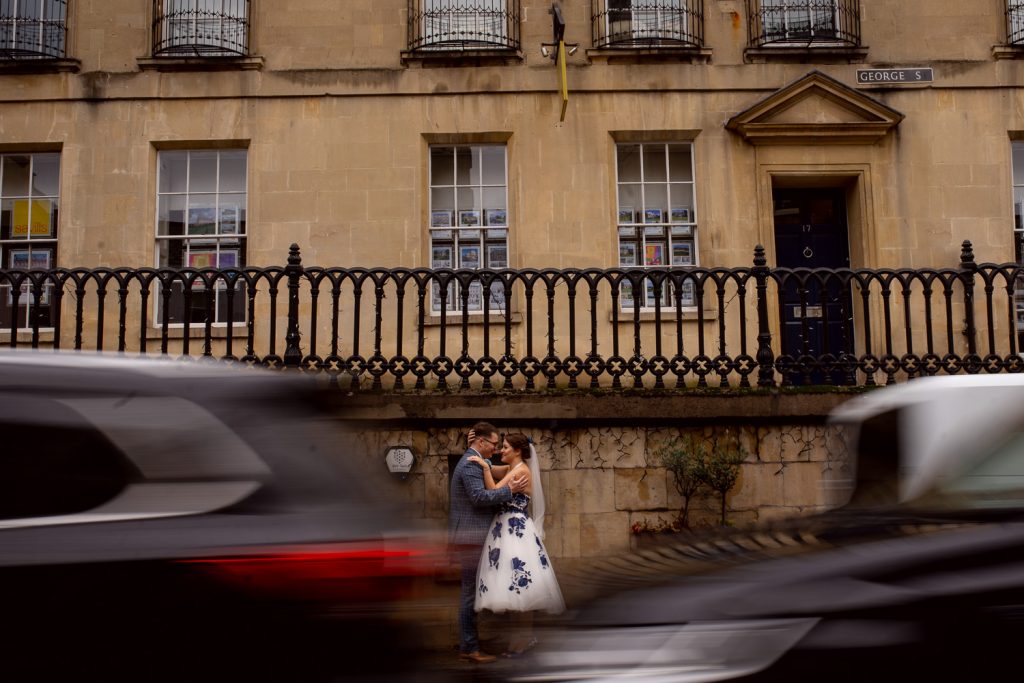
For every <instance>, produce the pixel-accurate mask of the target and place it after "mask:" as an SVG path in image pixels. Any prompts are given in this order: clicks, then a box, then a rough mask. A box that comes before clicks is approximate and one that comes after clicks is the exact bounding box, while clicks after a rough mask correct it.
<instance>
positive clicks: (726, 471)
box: [701, 446, 744, 526]
mask: <svg viewBox="0 0 1024 683" xmlns="http://www.w3.org/2000/svg"><path fill="white" fill-rule="evenodd" d="M743 458H744V455H743V453H742V452H741V451H740V449H739V447H738V446H737V447H735V448H729V449H725V450H719V451H715V453H714V454H712V455H711V456H710V457H708V458H705V459H704V467H703V471H702V473H701V479H702V480H703V482H704V484H705V485H707V487H708V488H709V489H711V490H712V491H714V492H715V493H717V494H718V495H719V497H720V498H721V503H722V507H721V512H722V518H721V523H722V525H723V526H725V497H726V495H727V494H728V493H729V491H730V490H732V487H733V486H735V485H736V480H737V479H739V476H740V463H742V462H743Z"/></svg>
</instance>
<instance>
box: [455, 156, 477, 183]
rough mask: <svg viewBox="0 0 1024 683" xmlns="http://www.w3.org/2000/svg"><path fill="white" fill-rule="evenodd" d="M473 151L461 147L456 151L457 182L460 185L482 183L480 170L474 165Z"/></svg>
mask: <svg viewBox="0 0 1024 683" xmlns="http://www.w3.org/2000/svg"><path fill="white" fill-rule="evenodd" d="M473 157H474V154H473V150H472V149H470V148H469V147H459V148H457V149H456V150H455V172H456V177H455V182H456V183H457V184H459V185H478V184H479V183H480V169H479V166H478V165H476V164H474V158H473Z"/></svg>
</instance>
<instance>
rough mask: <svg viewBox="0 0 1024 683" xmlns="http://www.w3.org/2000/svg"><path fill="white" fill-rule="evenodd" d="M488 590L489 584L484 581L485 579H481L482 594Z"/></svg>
mask: <svg viewBox="0 0 1024 683" xmlns="http://www.w3.org/2000/svg"><path fill="white" fill-rule="evenodd" d="M486 592H487V584H486V583H484V582H483V581H481V582H480V595H483V594H484V593H486Z"/></svg>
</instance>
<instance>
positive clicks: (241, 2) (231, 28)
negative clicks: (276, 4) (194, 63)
mask: <svg viewBox="0 0 1024 683" xmlns="http://www.w3.org/2000/svg"><path fill="white" fill-rule="evenodd" d="M153 16H154V19H153V54H154V55H155V56H161V57H244V56H246V55H248V54H249V0H156V11H155V12H154V15H153Z"/></svg>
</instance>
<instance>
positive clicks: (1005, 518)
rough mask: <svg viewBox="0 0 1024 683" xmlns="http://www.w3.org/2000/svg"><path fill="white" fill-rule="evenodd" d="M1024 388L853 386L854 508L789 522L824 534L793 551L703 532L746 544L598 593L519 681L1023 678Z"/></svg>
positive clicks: (959, 382) (997, 383)
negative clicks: (720, 559)
mask: <svg viewBox="0 0 1024 683" xmlns="http://www.w3.org/2000/svg"><path fill="white" fill-rule="evenodd" d="M1022 399H1024V377H1021V376H1014V375H1007V376H965V377H946V378H940V379H930V378H929V379H918V380H914V381H912V382H910V383H908V384H906V385H901V386H896V387H888V388H884V389H880V390H877V391H873V392H871V393H869V394H867V395H865V396H862V397H858V398H856V399H852V400H850V401H849V402H848V403H846V404H845V405H843V406H842V407H840V408H839V409H838V410H836V412H835V415H834V418H833V419H834V424H842V425H844V427H845V428H847V429H848V430H849V432H850V436H851V444H852V446H853V450H854V455H855V457H856V464H855V467H854V468H853V470H854V471H855V474H854V476H850V477H848V479H847V481H846V484H847V485H848V487H849V489H851V492H852V495H851V496H850V502H849V504H848V505H846V506H845V507H843V508H841V509H838V510H835V511H832V512H830V513H826V514H823V515H820V516H817V517H812V518H807V519H803V520H799V521H794V522H792V523H790V525H789V526H788V527H785V528H784V529H783V530H785V531H787V532H788V533H789V537H790V538H801V539H812V540H813V543H808V544H807V545H806V546H804V547H803V548H802V549H801V550H802V552H795V551H793V549H788V551H787V552H788V556H786V557H781V558H780V557H777V556H776V557H771V556H770V555H771V554H770V553H763V552H762V553H759V552H757V551H756V550H752V549H754V548H756V547H757V544H758V540H757V539H758V537H759V536H760V537H770V536H774V537H777V535H778V534H780V532H781V531H782V530H780V529H772V530H768V531H762V532H761V533H758V532H756V531H755V532H749V533H744V532H724V533H723V534H722V536H721V537H720V538H719V539H717V540H716V539H704V540H705V541H707V542H705V543H702V544H700V547H699V548H698V549H699V550H701V551H704V552H706V551H707V550H708V549H709V548H726V547H732V548H735V549H736V550H735V552H736V554H737V555H741V556H742V555H746V557H745V558H743V557H740V558H738V559H737V560H736V561H735V562H731V563H730V564H732V565H733V566H734V568H731V569H727V570H720V571H708V572H707V573H704V574H700V575H690V576H682V575H677V576H673V575H671V574H670V573H668V572H666V573H665V574H664V575H663V576H661V577H660V580H658V581H652V582H651V583H653V585H649V586H647V587H645V588H640V589H637V590H632V591H627V592H622V593H618V594H613V595H608V596H607V597H604V598H602V599H599V600H595V601H594V602H592V603H591V604H589V605H586V606H585V607H583V608H582V609H580V610H579V611H578V612H577V613H576V614H574V615H573V616H572V619H571V621H570V622H569V623H568V624H567V625H566V626H564V627H563V628H561V629H559V630H556V631H555V632H553V633H548V634H546V635H545V641H546V644H545V646H544V647H542V648H538V650H536V652H535V655H534V658H533V662H532V666H530V667H529V668H527V669H524V670H523V671H521V672H517V673H515V674H514V675H513V676H512V677H511V678H512V680H515V681H519V682H525V681H531V682H539V681H602V682H605V681H623V682H625V681H629V683H640V682H644V683H668V682H669V681H672V682H686V683H706V682H711V681H750V682H754V681H758V682H760V681H779V682H783V681H784V682H786V683H793V682H803V681H807V682H812V681H813V682H815V683H817V682H818V681H829V682H830V683H836V682H840V683H861V682H862V681H865V680H903V681H909V680H922V681H929V682H932V681H957V682H959V681H966V680H982V681H1016V680H1020V677H1021V671H1020V656H1019V651H1018V649H1017V648H1019V647H1020V643H1021V642H1024V400H1022ZM688 550H689V548H687V547H685V545H683V546H682V547H679V548H672V547H669V548H666V549H665V550H664V552H663V553H661V554H660V555H659V559H660V561H661V563H662V565H663V566H668V565H669V562H668V558H671V557H673V556H674V553H678V554H685V553H686V552H687V551H688ZM651 552H654V551H651ZM637 559H638V560H639V559H640V558H637ZM744 560H746V561H744ZM735 565H739V566H735Z"/></svg>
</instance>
